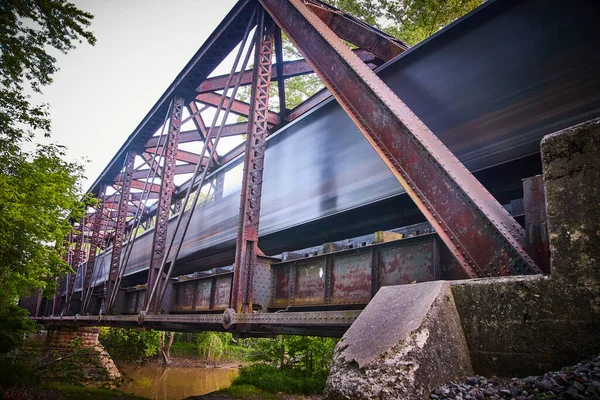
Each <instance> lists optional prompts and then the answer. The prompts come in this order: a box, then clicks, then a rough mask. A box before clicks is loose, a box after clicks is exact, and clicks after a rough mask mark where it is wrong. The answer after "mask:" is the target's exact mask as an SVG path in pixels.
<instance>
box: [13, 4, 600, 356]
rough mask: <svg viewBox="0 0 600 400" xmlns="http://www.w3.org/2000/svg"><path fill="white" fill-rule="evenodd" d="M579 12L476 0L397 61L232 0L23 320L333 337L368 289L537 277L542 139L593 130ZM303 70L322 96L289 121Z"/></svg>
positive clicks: (590, 74) (129, 146)
mask: <svg viewBox="0 0 600 400" xmlns="http://www.w3.org/2000/svg"><path fill="white" fill-rule="evenodd" d="M597 15H598V6H597V4H595V3H594V2H592V1H583V0H582V1H578V2H573V3H571V4H569V6H568V7H565V6H564V5H562V3H561V2H559V1H558V0H550V1H548V0H543V1H542V0H495V1H488V2H486V3H484V4H483V5H482V6H480V7H478V8H477V9H476V10H474V11H473V12H471V13H469V14H468V15H466V16H464V17H462V18H461V19H459V20H457V21H455V22H454V23H452V24H451V25H450V26H448V27H446V28H444V29H442V30H441V31H439V32H437V33H436V34H434V35H433V36H432V37H430V38H428V39H427V40H425V41H423V42H422V43H419V44H418V45H416V46H414V47H410V46H408V45H407V44H405V43H403V42H401V41H399V40H397V39H395V38H393V37H390V36H389V35H387V34H385V33H383V32H381V31H379V30H377V29H375V28H373V27H372V26H369V25H367V24H365V23H364V22H362V21H360V20H358V19H356V18H354V17H352V16H351V15H348V14H347V13H344V12H342V11H340V10H337V9H335V8H333V7H331V6H329V5H327V4H325V3H323V2H321V1H319V0H286V1H281V0H260V1H257V0H240V1H239V2H238V3H237V4H236V5H235V6H234V7H233V9H232V10H231V11H230V12H229V14H228V15H227V16H226V17H225V19H224V20H223V21H222V22H221V23H220V25H219V26H218V27H217V29H216V30H215V31H214V32H213V34H212V35H211V36H210V37H209V38H208V39H207V40H206V42H205V43H204V44H203V45H202V46H201V47H200V49H199V50H198V52H197V53H196V54H195V55H194V57H193V58H192V59H191V60H190V61H189V63H188V64H187V65H186V66H185V67H184V68H183V69H182V71H181V73H180V74H179V75H178V76H177V77H176V78H175V80H174V81H173V83H172V84H171V85H170V86H169V87H168V88H167V90H166V91H165V92H164V94H163V95H162V96H161V97H160V99H158V101H157V102H156V104H155V105H154V106H153V107H152V108H151V110H150V111H149V112H148V114H147V115H146V116H145V117H144V118H143V119H142V121H141V122H140V124H139V125H138V127H137V128H136V129H135V130H134V132H133V133H131V135H129V137H128V138H127V139H126V141H125V143H124V144H123V146H122V147H121V148H120V150H119V151H118V152H117V154H116V155H115V156H114V157H113V158H112V160H111V161H110V162H109V164H108V165H107V166H106V168H105V169H104V171H103V172H102V174H101V175H100V176H99V177H98V178H97V179H96V181H95V182H94V183H93V185H92V186H91V188H90V190H89V192H90V193H93V194H94V195H95V196H96V197H97V198H98V199H100V202H99V204H98V205H97V206H96V207H95V209H94V210H90V211H91V212H89V213H88V214H87V215H86V216H85V218H83V219H82V220H81V221H74V233H73V234H72V235H71V236H70V237H69V238H68V243H67V247H68V252H67V254H68V255H67V257H68V259H67V261H68V262H69V263H70V265H71V266H72V268H73V270H74V273H72V274H70V275H69V276H68V277H67V278H66V279H63V280H61V282H60V290H59V291H58V292H57V293H56V296H54V298H52V299H45V298H42V297H41V296H32V297H30V298H28V299H24V300H23V302H22V303H23V304H24V305H25V306H27V307H28V308H29V309H30V311H31V313H32V316H33V317H35V318H36V319H38V320H39V321H40V322H42V323H46V324H53V323H60V324H81V325H112V326H131V327H152V328H159V329H167V330H182V331H185V330H229V331H232V332H236V333H238V334H241V335H265V334H274V333H298V334H312V335H324V336H341V335H342V334H343V333H344V332H345V331H346V330H347V329H348V327H349V326H350V325H351V324H352V323H353V322H354V321H355V319H356V318H357V317H358V316H359V315H360V313H361V311H362V310H363V309H364V308H365V306H367V304H369V302H370V301H371V299H372V298H373V297H374V296H375V295H376V293H378V291H379V290H380V289H381V288H382V287H387V286H393V285H404V284H411V283H419V282H426V281H437V280H445V281H452V280H464V279H470V278H490V279H491V280H493V278H496V279H499V280H502V279H505V278H503V277H507V276H512V275H533V276H534V277H535V279H542V280H543V279H546V277H545V276H543V275H548V274H549V273H550V248H549V240H548V234H547V223H546V202H545V196H544V182H543V180H542V176H541V174H542V161H541V155H540V141H541V140H542V138H543V137H544V136H545V135H548V134H550V133H552V132H555V131H558V130H561V129H565V128H568V127H571V126H574V125H576V124H579V123H582V122H584V121H587V120H590V119H593V118H596V117H600V51H598V49H599V48H600V25H599V24H598V23H597V19H596V17H597ZM282 34H285V37H287V39H289V40H290V41H291V42H292V43H293V44H294V45H295V46H296V48H297V49H298V51H299V52H300V53H301V54H302V55H303V57H304V58H301V59H295V60H284V58H283V52H282ZM230 54H231V55H232V57H231V58H233V59H234V61H233V65H231V63H229V64H227V65H228V66H229V67H230V70H231V72H230V73H229V74H225V75H219V74H218V73H215V72H214V71H215V69H216V68H217V67H218V66H219V65H220V64H221V63H222V62H223V61H224V60H225V58H226V57H227V56H228V55H230ZM231 58H230V59H231ZM250 66H253V68H251V67H250ZM306 74H316V75H317V76H318V77H319V78H320V79H321V81H322V82H323V84H324V88H323V89H322V90H320V91H318V92H317V93H316V94H315V95H313V96H312V97H310V98H307V99H306V100H305V101H304V102H302V103H301V104H299V105H297V106H295V107H293V108H290V107H288V106H287V105H286V96H285V87H286V80H287V79H290V78H292V77H296V76H300V75H306ZM244 88H246V89H244ZM247 88H250V90H249V93H250V94H249V100H248V101H242V100H240V96H239V94H240V91H242V90H247ZM274 89H276V92H277V93H278V94H277V96H274V95H272V94H271V93H272V91H273V90H274ZM273 103H276V104H273ZM233 116H237V117H240V118H238V120H237V121H242V122H232V121H233V120H234V118H233ZM517 279H521V278H517ZM521 281H522V280H521ZM467 336H468V335H467ZM471 356H472V357H473V353H472V355H471ZM482 357H484V356H482ZM481 362H484V361H481Z"/></svg>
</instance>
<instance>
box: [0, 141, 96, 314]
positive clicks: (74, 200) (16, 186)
mask: <svg viewBox="0 0 600 400" xmlns="http://www.w3.org/2000/svg"><path fill="white" fill-rule="evenodd" d="M1 142H2V133H0V302H2V303H6V302H11V301H13V300H14V299H15V298H16V297H19V296H26V295H28V294H29V293H31V291H32V290H33V289H37V288H39V289H42V290H46V291H47V292H48V290H50V291H53V290H54V287H55V286H54V285H55V282H54V278H55V277H57V276H60V275H63V274H64V273H65V272H67V271H70V268H69V266H68V265H67V263H66V262H64V261H63V260H62V258H61V255H62V252H63V251H64V249H63V247H62V241H63V239H64V238H65V237H66V236H67V235H68V233H69V232H70V231H71V229H72V228H71V225H70V223H69V220H68V217H69V216H71V217H73V218H77V219H78V218H80V217H81V216H82V215H83V213H84V211H85V204H84V202H81V201H79V196H80V193H81V188H80V186H79V182H80V180H81V178H82V177H83V167H82V166H81V165H80V164H79V163H70V162H66V161H64V160H63V157H64V155H65V153H64V148H63V147H62V146H58V145H44V146H42V145H39V146H38V148H37V150H36V151H34V152H32V153H28V152H25V151H22V150H21V149H20V148H19V146H18V142H14V143H10V144H6V145H5V146H3V147H2V143H1Z"/></svg>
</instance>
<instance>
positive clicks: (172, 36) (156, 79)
mask: <svg viewBox="0 0 600 400" xmlns="http://www.w3.org/2000/svg"><path fill="white" fill-rule="evenodd" d="M73 2H74V3H75V4H76V5H77V6H78V7H79V8H80V9H82V10H85V11H88V12H90V13H92V14H93V15H94V16H95V18H94V20H93V22H92V26H91V30H92V31H93V32H94V34H95V35H96V39H97V43H96V45H95V46H93V47H92V46H90V45H87V44H81V45H79V46H78V48H77V49H75V50H73V51H71V52H70V53H69V54H67V55H66V56H63V55H58V56H57V59H58V61H57V65H58V66H59V67H60V71H58V72H57V73H56V75H54V82H53V83H52V84H51V85H50V86H48V87H46V88H44V89H43V92H44V95H43V97H42V101H44V102H46V103H49V104H50V116H51V119H52V130H53V136H52V141H53V142H57V143H60V144H64V145H66V146H67V147H68V158H69V159H78V158H81V157H84V158H86V159H89V161H90V162H89V163H87V164H86V176H87V182H85V183H84V185H83V189H84V190H87V189H88V187H89V185H91V184H92V182H93V181H94V180H95V179H96V177H97V176H98V175H99V174H100V173H101V172H102V170H103V169H104V167H105V166H106V165H107V164H108V162H109V161H110V159H111V158H112V157H113V155H114V154H115V153H116V152H117V150H118V149H119V148H120V147H121V145H122V144H123V143H124V141H125V139H127V137H128V136H129V135H130V134H131V133H132V132H133V130H134V129H135V127H136V126H137V125H138V124H139V123H140V121H141V120H142V118H143V117H144V116H145V115H146V113H147V112H148V111H149V110H150V108H151V107H152V106H153V105H154V103H155V102H156V101H157V100H158V98H159V97H160V95H162V93H163V92H164V91H165V89H166V88H167V87H168V85H169V84H171V82H172V81H173V79H175V77H176V76H177V74H178V73H179V72H180V71H181V70H182V69H183V67H184V66H185V64H186V63H187V62H188V61H189V59H190V58H191V57H192V56H193V55H194V53H195V52H196V51H197V50H198V49H199V48H200V46H201V45H202V43H204V41H205V40H206V38H208V36H209V35H210V34H211V33H212V32H213V30H214V29H215V28H216V27H217V25H218V24H219V23H220V22H221V20H222V19H223V18H224V17H225V15H226V14H227V13H228V12H229V10H230V9H231V8H232V7H233V5H234V4H235V2H236V1H235V0H218V1H212V0H169V1H166V0H162V1H158V0H145V1H142V0H79V1H73ZM36 97H37V96H36ZM36 100H37V98H36ZM39 139H40V138H38V140H39Z"/></svg>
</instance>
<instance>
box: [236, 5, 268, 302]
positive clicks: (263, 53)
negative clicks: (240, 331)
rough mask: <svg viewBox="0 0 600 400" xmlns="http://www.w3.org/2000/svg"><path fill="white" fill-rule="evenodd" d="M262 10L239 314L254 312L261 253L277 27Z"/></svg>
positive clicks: (241, 232)
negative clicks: (254, 280) (260, 228)
mask: <svg viewBox="0 0 600 400" xmlns="http://www.w3.org/2000/svg"><path fill="white" fill-rule="evenodd" d="M265 17H266V13H265V12H264V11H262V10H261V14H260V17H259V23H258V25H257V28H256V29H257V30H258V31H257V32H259V35H257V43H256V51H255V59H254V71H253V77H252V91H251V94H250V98H251V100H250V115H249V119H248V136H247V137H246V150H245V157H244V175H243V180H242V190H241V201H240V222H239V228H238V237H237V245H236V257H235V267H234V278H233V291H232V302H231V306H232V307H233V308H234V309H235V311H236V312H237V313H239V312H249V313H251V312H252V277H253V267H254V265H255V264H256V254H257V250H258V225H259V220H260V200H261V194H262V179H263V166H264V157H265V140H266V138H267V129H268V113H269V110H268V106H269V89H270V87H271V68H272V66H271V59H272V56H273V23H272V21H268V23H265Z"/></svg>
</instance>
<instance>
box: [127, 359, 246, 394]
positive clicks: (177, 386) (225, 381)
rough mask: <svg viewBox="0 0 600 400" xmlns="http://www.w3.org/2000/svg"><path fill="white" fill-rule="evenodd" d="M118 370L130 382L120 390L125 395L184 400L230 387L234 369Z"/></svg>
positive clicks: (171, 368) (142, 367) (235, 373)
mask: <svg viewBox="0 0 600 400" xmlns="http://www.w3.org/2000/svg"><path fill="white" fill-rule="evenodd" d="M119 370H120V371H121V372H123V373H125V375H126V376H127V377H128V378H130V379H133V380H132V381H131V382H127V383H125V384H123V385H122V386H121V387H120V390H122V391H123V392H124V393H129V394H133V395H136V396H142V397H146V398H148V399H171V400H176V399H185V398H186V397H189V396H200V395H203V394H206V393H210V392H213V391H215V390H219V389H223V388H226V387H228V386H229V385H230V384H231V381H232V380H233V378H235V377H236V376H237V374H238V371H237V369H236V368H199V367H170V368H165V367H161V366H157V365H144V366H128V365H120V366H119Z"/></svg>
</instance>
